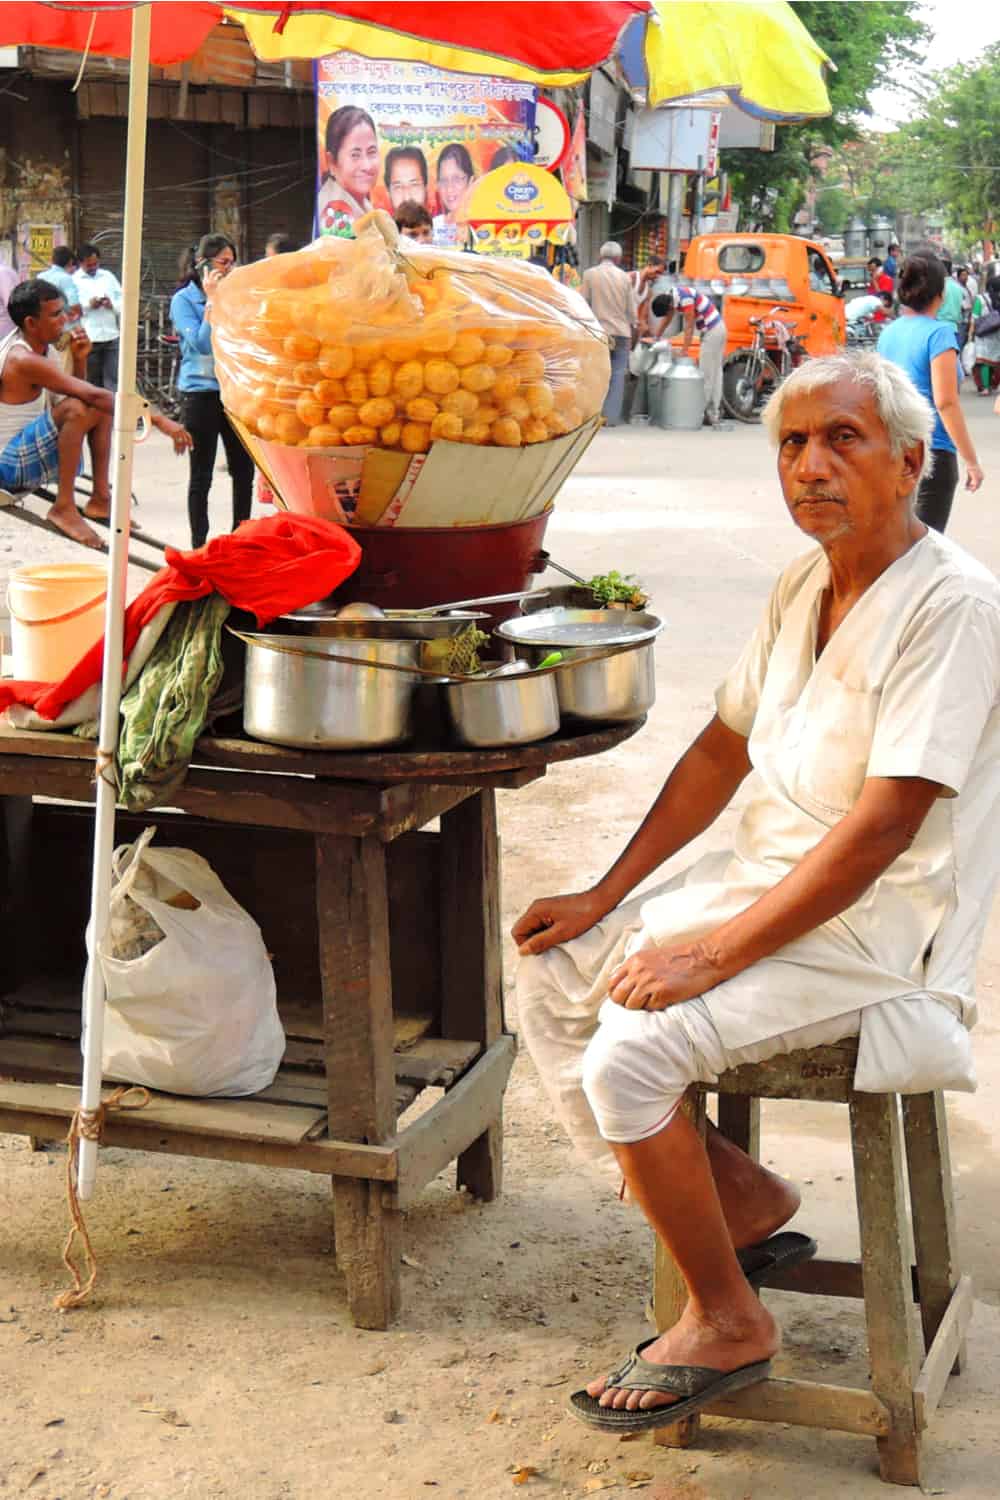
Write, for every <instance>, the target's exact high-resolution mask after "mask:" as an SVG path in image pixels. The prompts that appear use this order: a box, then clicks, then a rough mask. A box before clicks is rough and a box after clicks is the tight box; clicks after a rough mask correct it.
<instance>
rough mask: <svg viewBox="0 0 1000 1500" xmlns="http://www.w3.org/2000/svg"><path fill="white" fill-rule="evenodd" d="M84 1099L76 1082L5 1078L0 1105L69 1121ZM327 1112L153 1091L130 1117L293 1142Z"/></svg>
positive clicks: (200, 1131) (0, 1082) (155, 1124)
mask: <svg viewBox="0 0 1000 1500" xmlns="http://www.w3.org/2000/svg"><path fill="white" fill-rule="evenodd" d="M113 1086H114V1085H108V1086H107V1087H105V1089H104V1090H103V1092H102V1094H101V1097H102V1099H106V1098H107V1097H108V1094H109V1093H110V1091H111V1088H112V1087H113ZM79 1097H80V1091H79V1089H78V1088H77V1087H75V1086H74V1085H72V1084H62V1083H19V1082H14V1081H12V1080H9V1079H0V1109H5V1110H20V1111H22V1112H23V1113H25V1114H49V1115H60V1116H62V1117H63V1119H66V1120H68V1119H69V1118H70V1116H71V1115H72V1114H73V1112H74V1110H75V1109H76V1107H77V1104H78V1103H79ZM322 1114H323V1111H321V1110H319V1109H315V1108H312V1107H308V1106H305V1107H302V1108H296V1107H295V1106H293V1105H283V1104H258V1103H256V1102H255V1101H254V1100H252V1099H187V1098H182V1097H181V1096H180V1095H174V1094H157V1093H152V1092H151V1093H150V1099H149V1103H148V1104H147V1105H146V1107H145V1108H144V1109H142V1110H136V1111H133V1112H132V1115H131V1118H132V1119H134V1120H135V1121H136V1122H138V1121H139V1119H140V1117H141V1128H142V1130H143V1131H150V1132H154V1131H156V1130H160V1129H162V1130H175V1131H178V1132H182V1133H184V1134H186V1135H213V1136H218V1137H219V1138H220V1139H230V1140H249V1141H275V1142H282V1143H284V1144H286V1145H293V1144H294V1143H295V1142H297V1141H300V1140H302V1138H303V1136H304V1135H305V1134H306V1132H307V1131H308V1130H309V1129H310V1128H311V1127H312V1126H313V1125H314V1124H315V1123H316V1121H317V1119H319V1118H321V1117H322ZM110 1118H117V1116H112V1117H109V1119H110ZM34 1133H35V1134H38V1133H39V1132H34Z"/></svg>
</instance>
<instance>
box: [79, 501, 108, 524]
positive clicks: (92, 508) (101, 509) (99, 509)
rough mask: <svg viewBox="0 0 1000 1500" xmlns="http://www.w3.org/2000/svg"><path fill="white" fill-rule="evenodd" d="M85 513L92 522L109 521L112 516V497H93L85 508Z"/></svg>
mask: <svg viewBox="0 0 1000 1500" xmlns="http://www.w3.org/2000/svg"><path fill="white" fill-rule="evenodd" d="M83 513H84V515H85V516H89V517H90V519H91V520H92V521H107V520H108V519H109V518H110V516H111V496H110V495H91V497H90V499H89V500H88V501H87V503H86V505H85V506H84V507H83Z"/></svg>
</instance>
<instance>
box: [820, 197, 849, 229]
mask: <svg viewBox="0 0 1000 1500" xmlns="http://www.w3.org/2000/svg"><path fill="white" fill-rule="evenodd" d="M852 209H853V205H852V203H851V200H850V198H849V197H848V196H847V194H846V193H845V192H844V190H843V188H840V187H825V188H824V189H823V191H822V192H821V193H820V194H819V195H818V196H817V198H816V222H817V224H818V225H819V227H820V229H821V231H822V232H823V234H843V232H844V225H845V224H846V223H847V220H848V216H849V215H850V213H851V212H852Z"/></svg>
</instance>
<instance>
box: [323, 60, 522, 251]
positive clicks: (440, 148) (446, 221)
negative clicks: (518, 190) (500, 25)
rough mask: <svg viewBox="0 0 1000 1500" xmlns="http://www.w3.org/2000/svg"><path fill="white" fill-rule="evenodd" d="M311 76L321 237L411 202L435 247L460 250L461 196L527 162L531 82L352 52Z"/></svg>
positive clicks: (343, 231)
mask: <svg viewBox="0 0 1000 1500" xmlns="http://www.w3.org/2000/svg"><path fill="white" fill-rule="evenodd" d="M315 76H316V127H317V158H318V162H319V180H318V183H317V191H316V226H317V232H318V233H319V234H350V233H351V224H352V222H353V221H354V220H355V219H357V218H359V217H360V216H361V215H362V214H363V213H367V212H368V211H369V210H370V209H372V208H384V209H387V210H388V211H389V212H390V213H392V214H393V215H394V216H395V214H396V213H398V212H399V210H400V209H401V208H402V206H403V205H404V204H413V205H415V206H416V207H417V208H419V209H423V210H425V212H426V213H427V215H428V216H429V217H430V220H431V236H432V238H433V240H434V243H435V244H439V245H451V244H456V243H462V242H463V240H464V230H463V228H462V226H461V225H460V223H459V220H458V217H457V212H458V209H459V207H460V205H461V203H462V201H463V199H464V198H465V196H466V194H467V193H468V192H469V191H470V190H471V188H472V187H473V186H474V185H475V183H476V182H477V181H478V180H479V178H480V177H482V176H483V175H484V174H485V173H486V172H489V171H491V170H492V169H493V168H494V167H497V166H500V165H502V164H503V163H505V162H511V161H520V160H524V159H527V160H530V159H531V157H532V155H533V151H534V129H535V104H536V99H537V89H536V88H535V86H534V85H533V84H528V83H521V82H519V81H517V80H516V79H513V78H499V77H493V76H490V75H477V74H468V73H448V72H446V71H444V70H443V69H441V68H432V67H430V66H428V65H427V64H425V63H419V62H396V61H379V60H378V59H374V58H367V57H358V56H356V55H355V54H354V53H351V52H335V53H334V54H333V55H332V56H330V57H321V58H319V59H317V62H316V72H315ZM411 217H413V216H412V215H411ZM417 217H418V218H419V217H421V216H420V215H417Z"/></svg>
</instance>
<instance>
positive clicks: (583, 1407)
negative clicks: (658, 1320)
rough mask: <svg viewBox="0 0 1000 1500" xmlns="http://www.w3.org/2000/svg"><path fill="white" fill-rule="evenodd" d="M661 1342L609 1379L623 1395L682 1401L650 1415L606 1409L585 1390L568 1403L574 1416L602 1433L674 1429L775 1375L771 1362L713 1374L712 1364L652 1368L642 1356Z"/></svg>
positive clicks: (637, 1352) (632, 1358) (641, 1346)
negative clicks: (663, 1396)
mask: <svg viewBox="0 0 1000 1500" xmlns="http://www.w3.org/2000/svg"><path fill="white" fill-rule="evenodd" d="M658 1337H659V1334H657V1335H656V1336H655V1338H651V1339H645V1340H644V1342H643V1343H641V1344H639V1345H638V1346H637V1348H636V1349H635V1351H634V1352H633V1353H632V1354H630V1355H629V1357H628V1359H627V1360H626V1361H625V1363H624V1365H623V1366H622V1367H621V1369H620V1370H615V1371H614V1372H613V1373H612V1374H611V1375H609V1376H608V1384H609V1385H614V1386H617V1387H618V1388H619V1389H621V1390H640V1391H663V1392H665V1393H666V1394H667V1395H671V1396H680V1397H681V1398H682V1399H681V1400H680V1401H675V1402H674V1403H673V1404H672V1405H670V1406H654V1407H651V1408H650V1409H649V1410H648V1411H624V1410H621V1411H618V1410H616V1409H615V1407H613V1406H601V1405H600V1404H599V1402H598V1401H597V1400H596V1399H595V1398H594V1397H593V1396H588V1394H587V1392H586V1391H574V1392H573V1394H572V1396H570V1398H569V1406H568V1411H569V1414H570V1416H572V1417H576V1419H577V1421H579V1422H584V1423H585V1424H586V1425H587V1426H588V1427H597V1428H599V1429H600V1430H601V1431H603V1432H617V1433H626V1432H630V1433H631V1432H649V1431H650V1430H651V1429H652V1428H654V1427H669V1426H671V1425H672V1424H673V1423H674V1422H679V1421H680V1420H681V1419H682V1417H692V1416H694V1414H695V1412H699V1411H701V1410H702V1408H703V1407H706V1406H709V1405H710V1404H711V1403H712V1402H713V1401H714V1400H715V1398H716V1397H717V1396H724V1395H726V1394H727V1392H729V1391H739V1390H742V1389H743V1388H744V1387H745V1386H748V1385H756V1384H757V1383H758V1382H759V1381H761V1380H766V1379H767V1378H768V1376H769V1375H770V1373H771V1361H770V1360H769V1359H761V1360H757V1361H756V1362H755V1363H754V1364H750V1365H741V1366H740V1368H739V1369H738V1370H729V1371H723V1370H713V1369H710V1368H709V1367H708V1366H707V1365H654V1364H649V1363H648V1362H647V1361H646V1360H644V1359H643V1358H642V1351H643V1350H644V1349H648V1347H649V1345H650V1344H652V1343H655V1341H656V1338H658Z"/></svg>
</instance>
